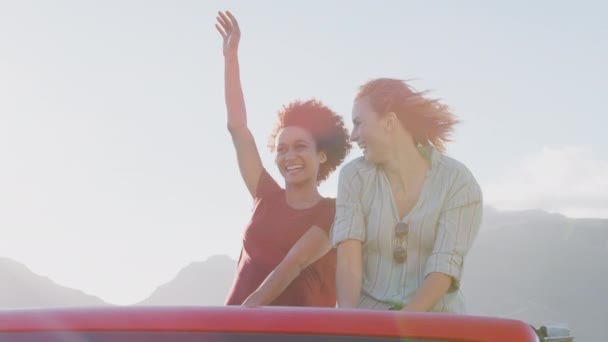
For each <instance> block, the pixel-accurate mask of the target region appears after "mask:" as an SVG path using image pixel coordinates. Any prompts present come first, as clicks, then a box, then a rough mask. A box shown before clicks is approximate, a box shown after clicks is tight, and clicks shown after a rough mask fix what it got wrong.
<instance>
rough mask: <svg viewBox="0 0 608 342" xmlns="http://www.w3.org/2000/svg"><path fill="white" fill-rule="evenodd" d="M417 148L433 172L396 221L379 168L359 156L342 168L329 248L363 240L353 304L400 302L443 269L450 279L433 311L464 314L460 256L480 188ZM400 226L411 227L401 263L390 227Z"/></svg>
mask: <svg viewBox="0 0 608 342" xmlns="http://www.w3.org/2000/svg"><path fill="white" fill-rule="evenodd" d="M419 151H420V153H421V154H422V155H423V156H424V157H425V158H427V160H429V161H430V165H431V167H430V169H429V171H428V173H427V175H426V179H425V181H424V185H423V187H422V190H421V192H420V195H419V198H418V201H417V202H416V204H415V205H414V207H413V208H412V209H411V210H410V212H409V213H408V214H407V215H406V216H404V217H401V218H400V217H399V214H398V210H397V206H396V204H395V201H394V199H393V195H392V192H391V186H390V183H389V181H388V178H387V176H386V174H385V172H384V170H383V169H382V167H381V166H379V165H375V164H371V163H368V162H367V161H366V160H365V159H364V158H363V157H360V158H357V159H355V160H353V161H351V162H349V163H348V164H346V165H345V166H344V167H343V168H342V169H341V171H340V178H339V185H338V197H337V200H336V218H335V221H334V224H333V227H332V231H331V237H332V243H333V245H334V246H337V245H338V244H339V243H340V242H342V241H344V240H349V239H355V240H360V241H361V242H362V257H363V260H362V267H363V270H362V274H363V277H362V278H363V279H362V284H361V298H360V301H359V307H361V308H370V309H387V308H389V307H391V306H392V305H394V304H397V303H399V304H403V305H406V304H407V303H409V302H410V301H411V300H412V298H413V297H414V295H415V293H416V290H417V289H418V288H420V287H421V286H422V283H423V281H424V278H425V277H426V276H427V275H429V274H430V273H431V272H441V273H444V274H447V275H449V276H451V277H452V286H451V287H450V289H449V290H448V292H447V293H446V294H445V295H444V296H443V297H442V298H441V299H440V300H439V302H438V303H437V304H436V305H435V307H433V309H432V311H436V312H455V313H464V312H465V307H464V299H463V296H462V293H461V291H460V281H461V279H462V270H463V264H464V258H465V255H466V254H467V251H468V250H469V248H470V247H471V244H472V243H473V241H474V239H475V237H476V235H477V232H478V231H479V227H480V224H481V214H482V194H481V189H480V187H479V185H478V183H477V181H476V180H475V178H474V177H473V175H472V174H471V172H470V171H469V170H468V169H467V168H466V167H465V166H464V165H463V164H461V163H460V162H458V161H456V160H454V159H452V158H450V157H448V156H445V155H443V154H441V153H439V152H438V151H436V150H435V149H434V148H432V147H428V146H427V147H420V148H419ZM399 221H403V222H405V223H407V224H408V226H409V233H408V235H407V238H406V239H405V240H406V241H405V243H404V245H405V246H404V247H405V249H406V251H407V259H406V261H405V262H404V263H396V262H395V261H394V259H393V248H394V246H393V244H394V241H395V239H394V234H395V231H394V227H395V225H396V224H397V222H399Z"/></svg>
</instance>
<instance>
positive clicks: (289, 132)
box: [275, 126, 327, 185]
mask: <svg viewBox="0 0 608 342" xmlns="http://www.w3.org/2000/svg"><path fill="white" fill-rule="evenodd" d="M326 160H327V156H326V155H325V153H324V152H322V151H317V144H316V142H315V140H314V138H313V137H312V135H311V134H310V133H309V132H308V131H307V130H305V129H304V128H301V127H298V126H287V127H284V128H282V129H281V130H280V132H279V134H278V135H277V138H276V150H275V163H276V164H277V167H278V168H279V171H280V172H281V175H282V176H283V178H285V183H286V184H287V185H299V184H303V183H307V182H312V183H313V184H316V183H317V176H318V174H319V166H320V165H321V164H322V163H324V162H325V161H326Z"/></svg>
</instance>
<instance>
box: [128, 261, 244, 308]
mask: <svg viewBox="0 0 608 342" xmlns="http://www.w3.org/2000/svg"><path fill="white" fill-rule="evenodd" d="M235 269H236V262H235V261H234V260H232V259H231V258H230V257H228V256H225V255H217V256H213V257H210V258H209V259H207V260H205V261H203V262H194V263H191V264H190V265H188V266H186V267H185V268H183V269H182V270H181V271H180V272H179V273H178V274H177V276H176V277H175V278H174V279H173V280H171V281H170V282H168V283H166V284H164V285H161V286H159V287H158V288H157V289H156V290H155V291H154V292H153V293H152V294H151V295H150V297H148V298H146V299H144V300H143V301H141V302H139V303H137V305H224V300H225V299H226V295H227V294H228V291H229V290H230V286H231V285H232V280H233V278H234V273H235Z"/></svg>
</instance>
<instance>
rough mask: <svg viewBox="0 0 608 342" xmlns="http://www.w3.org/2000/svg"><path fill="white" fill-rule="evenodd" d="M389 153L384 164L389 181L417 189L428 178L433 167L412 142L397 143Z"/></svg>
mask: <svg viewBox="0 0 608 342" xmlns="http://www.w3.org/2000/svg"><path fill="white" fill-rule="evenodd" d="M393 146H395V148H394V149H393V150H392V151H391V153H389V159H388V161H387V162H385V163H383V165H382V166H383V168H384V171H385V172H386V174H387V176H388V177H389V179H394V180H397V181H399V182H401V183H402V186H404V187H405V188H406V189H408V188H413V187H415V186H416V185H417V184H418V183H419V182H420V181H421V180H423V179H424V177H426V173H427V171H428V170H429V169H430V167H431V165H430V163H429V161H428V160H427V159H425V158H424V157H423V156H422V155H421V154H420V151H418V147H416V145H414V144H413V143H412V142H410V141H406V142H403V141H402V142H400V143H396V144H394V145H393Z"/></svg>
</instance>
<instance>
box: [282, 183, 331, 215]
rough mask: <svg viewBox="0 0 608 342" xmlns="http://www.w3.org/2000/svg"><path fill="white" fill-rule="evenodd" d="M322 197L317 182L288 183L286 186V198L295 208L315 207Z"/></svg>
mask: <svg viewBox="0 0 608 342" xmlns="http://www.w3.org/2000/svg"><path fill="white" fill-rule="evenodd" d="M321 198H322V197H321V194H319V189H318V188H317V184H316V182H314V183H312V184H311V183H302V184H287V185H286V186H285V200H286V201H287V204H288V205H289V206H290V207H292V208H293V209H308V208H311V207H314V206H315V205H316V204H317V203H319V201H320V200H321Z"/></svg>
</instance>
